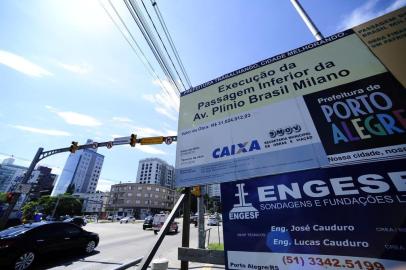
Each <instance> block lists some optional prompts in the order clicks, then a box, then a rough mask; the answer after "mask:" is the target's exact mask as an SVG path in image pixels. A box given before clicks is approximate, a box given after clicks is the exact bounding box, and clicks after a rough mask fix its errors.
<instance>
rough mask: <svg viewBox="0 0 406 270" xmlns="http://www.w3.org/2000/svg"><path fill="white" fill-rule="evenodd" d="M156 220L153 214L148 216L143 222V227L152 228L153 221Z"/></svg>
mask: <svg viewBox="0 0 406 270" xmlns="http://www.w3.org/2000/svg"><path fill="white" fill-rule="evenodd" d="M153 220H154V217H153V216H147V217H146V218H145V219H144V224H142V229H143V230H145V229H147V228H152V221H153Z"/></svg>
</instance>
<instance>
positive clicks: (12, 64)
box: [0, 50, 52, 78]
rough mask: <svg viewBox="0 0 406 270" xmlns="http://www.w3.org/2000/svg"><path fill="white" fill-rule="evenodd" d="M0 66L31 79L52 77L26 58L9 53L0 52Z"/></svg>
mask: <svg viewBox="0 0 406 270" xmlns="http://www.w3.org/2000/svg"><path fill="white" fill-rule="evenodd" d="M0 64H3V65H5V66H8V67H9V68H12V69H14V70H17V71H18V72H21V73H23V74H25V75H28V76H31V77H38V78H39V77H43V76H51V75H52V73H51V72H49V71H48V70H46V69H44V68H42V67H40V66H38V65H36V64H34V63H32V62H31V61H29V60H27V59H25V58H24V57H22V56H19V55H17V54H14V53H11V52H7V51H2V50H0Z"/></svg>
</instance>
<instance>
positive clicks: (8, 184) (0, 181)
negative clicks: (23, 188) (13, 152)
mask: <svg viewBox="0 0 406 270" xmlns="http://www.w3.org/2000/svg"><path fill="white" fill-rule="evenodd" d="M14 161H15V160H14V159H13V158H7V159H4V160H3V162H2V163H1V164H0V192H9V191H11V190H12V189H14V187H15V185H16V184H17V182H19V181H20V180H22V177H23V175H24V173H25V172H26V171H27V168H26V167H23V166H18V165H14Z"/></svg>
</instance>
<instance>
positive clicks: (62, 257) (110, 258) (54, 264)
mask: <svg viewBox="0 0 406 270" xmlns="http://www.w3.org/2000/svg"><path fill="white" fill-rule="evenodd" d="M177 221H178V222H179V233H177V234H168V235H166V237H165V238H164V241H163V242H162V244H161V247H160V248H159V249H158V251H157V253H156V255H155V257H154V259H155V258H166V259H168V260H169V268H173V269H179V268H180V261H178V259H177V257H178V255H177V248H178V247H180V246H181V242H182V220H181V219H179V220H177ZM208 228H210V227H208ZM211 228H212V229H211V233H210V242H218V237H219V235H220V241H221V242H222V237H223V236H222V228H221V227H220V228H219V233H218V232H217V227H215V226H213V227H211ZM84 229H85V230H87V231H91V232H96V233H98V234H99V237H100V243H99V245H98V247H97V248H96V251H95V252H94V254H91V255H89V256H83V255H80V254H78V253H76V252H75V253H71V254H70V253H67V254H55V255H53V256H48V257H44V258H40V261H39V262H37V264H36V266H35V267H34V269H36V270H42V269H55V270H56V269H58V270H62V269H63V270H79V269H80V270H103V269H106V270H108V269H114V268H115V267H117V266H119V265H121V264H124V263H127V262H130V261H132V260H134V259H136V258H139V257H142V256H145V255H146V252H147V251H148V250H149V249H150V247H151V246H152V245H153V244H154V243H155V241H156V239H157V236H156V235H154V233H153V231H151V230H145V231H144V230H143V229H142V223H141V222H136V223H134V224H120V223H119V222H114V223H90V224H87V225H86V226H85V227H84ZM206 229H207V228H206ZM190 247H192V248H197V228H195V226H194V225H193V224H191V225H190ZM189 266H190V268H192V267H193V268H194V267H196V268H205V269H206V268H210V265H203V264H200V263H192V262H191V263H190V264H189ZM132 269H134V268H132Z"/></svg>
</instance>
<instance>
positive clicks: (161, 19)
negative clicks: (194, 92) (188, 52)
mask: <svg viewBox="0 0 406 270" xmlns="http://www.w3.org/2000/svg"><path fill="white" fill-rule="evenodd" d="M151 4H152V6H153V7H154V10H155V13H156V15H157V17H158V20H159V22H160V24H161V27H162V29H163V30H164V33H165V36H166V38H167V39H168V41H169V44H170V46H171V48H172V51H173V53H174V54H175V57H176V60H177V61H178V63H179V66H180V68H181V70H182V73H183V76H184V77H185V79H186V82H187V83H188V86H189V88H191V87H192V84H191V83H190V79H189V76H188V74H187V72H186V70H185V67H184V66H183V63H182V60H181V59H180V56H179V53H178V50H177V49H176V46H175V43H174V42H173V40H172V37H171V34H170V33H169V30H168V28H167V27H166V24H165V21H164V18H163V16H162V14H161V11H160V10H159V7H158V4H157V2H156V1H155V0H151Z"/></svg>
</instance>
